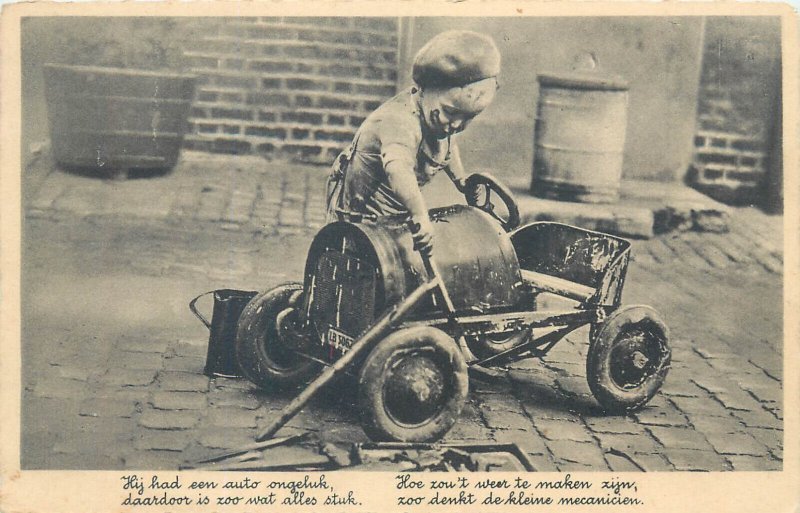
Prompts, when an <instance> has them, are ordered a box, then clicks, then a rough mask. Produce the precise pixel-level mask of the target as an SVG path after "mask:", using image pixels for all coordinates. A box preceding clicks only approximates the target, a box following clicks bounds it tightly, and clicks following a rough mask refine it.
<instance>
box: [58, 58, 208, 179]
mask: <svg viewBox="0 0 800 513" xmlns="http://www.w3.org/2000/svg"><path fill="white" fill-rule="evenodd" d="M44 78H45V88H46V94H47V110H48V117H49V120H50V139H51V144H52V149H53V156H54V158H55V160H56V162H58V163H59V164H61V165H63V166H71V167H82V168H92V169H97V170H105V169H108V170H109V171H112V170H119V169H126V170H127V169H135V168H143V169H170V168H172V167H173V166H174V165H175V163H176V162H177V160H178V155H179V153H180V148H181V144H182V142H183V136H184V133H185V132H186V120H187V117H188V114H189V109H190V107H191V103H192V98H193V96H194V83H195V77H194V76H191V75H183V74H176V73H163V72H157V71H147V70H136V69H123V68H106V67H94V66H68V65H55V64H46V65H45V66H44Z"/></svg>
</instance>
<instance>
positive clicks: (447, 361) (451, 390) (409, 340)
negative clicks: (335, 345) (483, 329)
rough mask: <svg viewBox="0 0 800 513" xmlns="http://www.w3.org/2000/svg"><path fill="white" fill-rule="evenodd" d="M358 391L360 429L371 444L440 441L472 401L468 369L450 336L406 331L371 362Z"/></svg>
mask: <svg viewBox="0 0 800 513" xmlns="http://www.w3.org/2000/svg"><path fill="white" fill-rule="evenodd" d="M358 388H359V390H358V396H359V401H358V403H359V408H360V410H361V411H360V413H361V424H362V427H363V429H364V432H365V433H366V434H367V436H369V437H370V438H371V439H372V440H375V441H397V442H430V441H435V440H438V439H440V438H441V437H442V436H444V435H445V433H447V432H448V431H449V430H450V428H451V427H453V424H455V422H456V420H457V419H458V416H459V415H460V413H461V409H462V408H463V406H464V403H465V401H466V399H467V393H468V388H469V378H468V375H467V364H466V362H465V361H464V357H463V356H462V354H461V351H460V350H459V348H458V345H457V344H456V343H455V341H454V340H453V339H452V338H450V337H449V336H448V335H447V334H446V333H444V332H442V331H440V330H438V329H436V328H432V327H428V326H423V327H415V328H406V329H402V330H399V331H396V332H394V333H392V334H391V335H389V336H388V337H386V338H385V339H384V340H383V341H381V342H380V343H379V344H378V345H377V346H376V347H375V348H374V349H373V350H372V352H371V353H370V354H369V355H368V356H367V358H366V360H365V361H364V365H363V366H362V368H361V372H360V375H359V380H358Z"/></svg>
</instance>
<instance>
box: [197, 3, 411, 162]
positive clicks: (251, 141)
mask: <svg viewBox="0 0 800 513" xmlns="http://www.w3.org/2000/svg"><path fill="white" fill-rule="evenodd" d="M397 31H398V26H397V20H396V18H231V19H224V20H221V22H220V24H219V25H218V26H217V28H216V30H215V31H212V32H211V33H210V34H208V35H206V36H204V37H202V38H201V39H200V40H199V41H198V42H197V45H196V47H195V48H192V49H191V50H187V51H186V52H185V55H186V57H187V58H188V59H189V61H190V69H191V71H192V72H193V73H194V74H196V75H198V77H199V83H198V88H197V92H196V97H195V102H194V104H193V109H192V113H191V116H190V120H189V121H190V133H189V135H188V136H187V138H186V141H185V146H186V147H188V148H191V149H197V150H202V151H211V152H223V153H251V154H262V155H264V156H266V157H269V158H289V159H292V160H299V161H304V162H315V163H326V164H327V163H330V162H332V161H333V159H334V158H335V156H336V154H337V153H338V152H339V151H340V150H341V149H342V148H344V147H345V146H347V145H348V144H349V143H350V141H351V139H352V137H353V135H354V133H355V130H356V129H357V128H358V126H359V125H360V124H361V122H362V121H363V120H364V118H365V117H366V115H367V114H369V112H371V111H372V110H374V109H375V108H377V107H378V106H379V105H380V104H381V103H382V102H383V101H384V100H386V99H387V98H389V97H391V96H392V95H393V94H394V93H395V90H396V83H397Z"/></svg>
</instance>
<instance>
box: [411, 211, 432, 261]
mask: <svg viewBox="0 0 800 513" xmlns="http://www.w3.org/2000/svg"><path fill="white" fill-rule="evenodd" d="M411 236H412V237H413V239H414V249H415V250H416V251H419V252H420V253H422V254H423V255H426V256H430V254H431V253H432V252H433V223H431V220H430V218H429V217H428V216H427V214H425V215H420V216H414V217H412V218H411Z"/></svg>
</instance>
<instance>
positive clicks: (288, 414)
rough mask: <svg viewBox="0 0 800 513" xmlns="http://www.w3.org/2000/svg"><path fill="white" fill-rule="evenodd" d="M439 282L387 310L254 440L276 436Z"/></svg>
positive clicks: (420, 289) (434, 281)
mask: <svg viewBox="0 0 800 513" xmlns="http://www.w3.org/2000/svg"><path fill="white" fill-rule="evenodd" d="M440 282H441V279H440V278H438V277H437V278H433V279H431V280H430V281H428V282H427V283H424V284H422V285H420V286H419V287H417V288H416V289H415V290H414V292H412V293H411V294H409V296H408V297H407V298H405V299H404V300H403V301H401V302H399V303H398V304H397V305H395V306H394V307H393V308H392V309H391V310H389V311H388V312H386V313H385V314H384V315H383V316H382V317H381V318H380V319H378V321H377V322H376V323H375V324H373V326H372V327H371V328H370V329H369V330H367V332H366V333H364V335H362V336H361V338H359V339H358V340H357V341H356V342H355V343H354V344H353V345H352V346H351V347H350V349H349V350H348V351H347V352H346V353H345V354H344V355H343V356H342V357H341V358H339V359H338V360H336V362H335V363H334V364H333V365H331V366H330V367H326V368H325V370H324V371H323V372H322V374H320V375H319V376H317V378H316V379H314V381H312V382H311V383H309V385H308V386H307V387H306V388H305V389H303V391H302V392H300V394H299V395H298V396H297V397H295V398H294V399H293V400H292V402H290V403H289V404H287V405H286V407H284V408H283V410H281V413H280V415H279V416H278V418H276V419H275V420H274V421H273V422H272V423H271V424H270V425H269V426H267V428H266V429H264V431H263V432H262V433H261V434H260V435H258V437H257V438H256V440H257V441H259V442H261V441H264V440H266V439H267V438H270V437H272V436H273V435H275V433H277V432H278V430H280V429H281V428H282V427H283V426H285V425H286V423H287V422H289V420H290V419H291V418H292V417H294V416H295V415H297V412H299V411H300V410H301V409H302V408H303V407H304V406H305V405H306V404H307V403H308V401H309V400H310V399H311V398H312V397H313V396H314V395H315V394H316V393H317V392H318V391H319V390H320V389H321V388H322V387H324V386H325V385H326V384H327V383H328V382H329V381H331V380H332V379H333V378H334V377H336V376H337V375H339V374H341V373H343V372H344V371H345V370H346V369H347V368H348V367H349V366H350V365H351V364H352V363H353V361H354V360H355V359H356V358H358V357H359V356H360V355H361V354H362V353H364V352H366V351H369V350H370V349H372V347H373V346H374V345H375V344H376V343H377V342H378V341H380V339H381V338H382V337H383V335H384V334H385V333H386V331H388V330H389V328H391V327H392V326H393V325H394V324H395V323H397V321H398V320H399V319H401V318H402V317H403V316H405V315H406V314H407V313H408V312H409V311H410V310H411V309H412V308H414V307H415V306H416V305H417V303H419V302H420V301H421V300H422V299H423V298H424V297H425V296H426V295H427V294H428V293H429V292H430V291H431V290H433V289H435V288H436V287H439V285H440Z"/></svg>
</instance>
